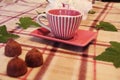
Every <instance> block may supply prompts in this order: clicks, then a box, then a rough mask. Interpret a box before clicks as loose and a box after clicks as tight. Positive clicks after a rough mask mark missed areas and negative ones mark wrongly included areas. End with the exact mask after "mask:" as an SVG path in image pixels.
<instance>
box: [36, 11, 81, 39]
mask: <svg viewBox="0 0 120 80" xmlns="http://www.w3.org/2000/svg"><path fill="white" fill-rule="evenodd" d="M42 17H46V18H47V20H48V23H49V25H48V26H47V25H45V24H44V23H43V22H42V21H41V20H40V18H42ZM81 20H82V14H81V13H80V12H79V11H76V10H69V9H52V10H49V11H48V12H47V13H46V14H40V15H38V16H37V21H38V23H39V24H40V25H41V26H42V27H44V28H46V29H48V30H49V31H50V32H51V33H52V34H53V35H54V36H55V37H56V38H59V39H71V38H73V37H74V35H75V33H76V31H77V30H78V27H79V25H80V23H81Z"/></svg>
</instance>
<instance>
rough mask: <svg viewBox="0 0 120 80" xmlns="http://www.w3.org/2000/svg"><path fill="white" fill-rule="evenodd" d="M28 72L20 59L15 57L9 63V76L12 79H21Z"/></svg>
mask: <svg viewBox="0 0 120 80" xmlns="http://www.w3.org/2000/svg"><path fill="white" fill-rule="evenodd" d="M26 72H27V65H26V63H25V62H24V61H23V60H22V59H20V58H18V57H14V58H13V59H11V60H10V61H9V62H8V65H7V75H8V76H11V77H19V76H22V75H24V74H25V73H26Z"/></svg>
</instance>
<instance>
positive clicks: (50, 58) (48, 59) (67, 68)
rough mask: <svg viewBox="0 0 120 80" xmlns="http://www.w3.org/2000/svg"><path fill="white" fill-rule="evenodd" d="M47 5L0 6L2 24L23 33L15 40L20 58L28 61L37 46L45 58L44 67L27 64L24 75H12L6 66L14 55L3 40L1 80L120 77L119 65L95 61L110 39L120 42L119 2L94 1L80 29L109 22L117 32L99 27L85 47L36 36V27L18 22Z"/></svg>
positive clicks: (19, 3) (21, 1)
mask: <svg viewBox="0 0 120 80" xmlns="http://www.w3.org/2000/svg"><path fill="white" fill-rule="evenodd" d="M46 5H47V2H45V1H42V0H41V1H40V0H29V2H27V1H24V0H18V1H17V2H16V3H10V4H5V5H4V6H1V7H0V25H6V26H7V30H8V31H13V32H14V33H15V34H18V35H20V38H17V39H15V40H16V41H17V42H18V43H20V44H21V46H22V54H21V55H20V56H19V57H20V58H21V59H23V60H25V55H26V53H27V52H28V51H29V50H31V49H32V48H33V47H36V48H37V49H38V50H39V51H40V52H41V53H42V54H43V58H44V64H43V65H42V66H40V67H37V68H30V67H28V72H27V73H26V74H25V75H23V76H21V77H17V78H13V77H9V76H7V74H6V67H7V64H8V62H9V61H10V60H11V59H12V58H10V57H6V56H5V55H4V47H5V44H3V43H0V80H120V69H119V68H115V67H114V66H113V64H112V63H109V62H103V61H96V60H93V58H94V57H95V56H97V55H99V54H101V53H102V52H103V51H104V50H105V49H106V48H107V47H109V46H110V44H109V41H117V42H120V37H119V36H120V15H119V14H120V3H113V2H100V1H96V2H95V4H93V10H94V11H96V13H95V14H88V17H87V19H86V20H84V21H82V22H81V25H80V27H79V29H83V30H88V31H96V30H95V29H94V27H95V26H96V25H97V24H98V23H99V22H100V21H106V22H110V23H112V24H113V25H115V26H116V28H117V29H118V32H110V31H103V30H99V31H97V33H98V35H97V37H96V39H95V40H94V41H93V42H91V43H90V44H88V45H87V46H85V47H78V46H72V45H68V44H64V43H59V42H55V41H50V40H46V39H42V38H38V37H34V36H32V35H30V33H31V32H32V31H33V30H36V29H37V28H33V27H31V28H28V29H22V28H19V27H18V25H16V23H17V22H19V18H20V17H24V16H29V17H31V18H33V19H36V16H37V13H36V11H39V12H44V10H45V7H46Z"/></svg>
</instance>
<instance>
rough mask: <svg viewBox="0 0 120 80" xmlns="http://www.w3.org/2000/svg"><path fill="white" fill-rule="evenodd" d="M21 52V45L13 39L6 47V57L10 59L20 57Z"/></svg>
mask: <svg viewBox="0 0 120 80" xmlns="http://www.w3.org/2000/svg"><path fill="white" fill-rule="evenodd" d="M21 52H22V48H21V45H20V44H19V43H18V42H16V41H14V40H13V39H9V40H8V42H7V44H6V46H5V55H6V56H8V57H14V56H19V55H20V54H21Z"/></svg>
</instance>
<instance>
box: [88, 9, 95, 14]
mask: <svg viewBox="0 0 120 80" xmlns="http://www.w3.org/2000/svg"><path fill="white" fill-rule="evenodd" d="M95 13H96V12H95V11H94V10H90V11H89V12H88V14H95Z"/></svg>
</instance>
